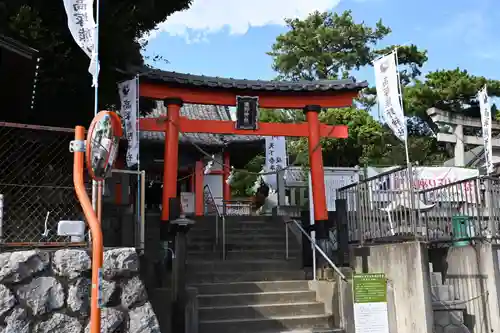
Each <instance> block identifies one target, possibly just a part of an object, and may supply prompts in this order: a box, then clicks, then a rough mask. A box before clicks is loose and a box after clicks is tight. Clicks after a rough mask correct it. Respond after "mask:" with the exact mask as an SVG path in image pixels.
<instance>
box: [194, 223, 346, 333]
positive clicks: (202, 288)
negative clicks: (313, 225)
mask: <svg viewBox="0 0 500 333" xmlns="http://www.w3.org/2000/svg"><path fill="white" fill-rule="evenodd" d="M247 219H248V218H247ZM219 226H220V225H219ZM219 231H221V230H219ZM190 233H191V234H190V235H189V236H188V237H189V240H188V261H187V262H188V264H187V280H188V283H189V284H190V285H191V286H192V287H195V288H196V289H197V290H198V296H197V298H198V305H199V308H198V309H199V312H198V313H199V333H226V332H227V333H229V332H231V333H279V332H282V333H293V332H296V333H333V332H341V331H340V330H336V329H333V328H332V327H333V318H332V317H331V315H329V314H326V312H325V304H323V303H321V302H318V301H317V300H316V293H315V292H314V291H311V290H310V289H309V282H308V281H307V280H306V274H305V272H304V270H303V269H302V267H301V263H300V259H301V257H302V247H301V246H300V245H299V243H298V242H297V240H296V239H294V238H293V237H292V236H290V238H289V258H288V260H286V259H285V255H286V250H285V244H286V240H285V227H284V225H283V224H282V223H277V222H272V221H269V220H265V221H264V220H259V221H247V220H246V221H243V220H240V221H238V220H235V219H234V218H233V219H231V220H230V221H227V223H226V260H221V252H220V251H216V250H215V249H216V246H215V245H214V239H215V238H214V236H215V229H214V225H209V226H207V225H203V226H197V227H196V226H195V228H193V230H191V231H190ZM219 245H220V244H219Z"/></svg>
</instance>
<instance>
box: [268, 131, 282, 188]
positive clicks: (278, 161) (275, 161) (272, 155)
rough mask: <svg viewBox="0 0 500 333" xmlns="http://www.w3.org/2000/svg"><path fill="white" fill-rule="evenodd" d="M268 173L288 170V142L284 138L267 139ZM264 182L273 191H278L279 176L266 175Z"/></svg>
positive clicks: (273, 137) (272, 137) (269, 137)
mask: <svg viewBox="0 0 500 333" xmlns="http://www.w3.org/2000/svg"><path fill="white" fill-rule="evenodd" d="M265 166H266V167H265V170H266V172H275V171H279V170H282V169H286V166H287V159H286V140H285V137H284V136H267V137H266V164H265ZM263 178H264V182H265V183H266V184H267V185H268V186H269V187H270V188H272V189H273V190H277V189H278V184H277V175H276V174H269V175H264V176H263Z"/></svg>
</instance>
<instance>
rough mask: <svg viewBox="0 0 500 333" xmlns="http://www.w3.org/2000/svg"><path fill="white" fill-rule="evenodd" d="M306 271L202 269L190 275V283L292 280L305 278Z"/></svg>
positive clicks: (188, 279)
mask: <svg viewBox="0 0 500 333" xmlns="http://www.w3.org/2000/svg"><path fill="white" fill-rule="evenodd" d="M304 278H305V273H304V271H301V270H283V271H242V272H237V271H235V272H228V271H221V272H213V271H204V272H203V271H200V272H192V273H191V274H189V275H188V278H187V281H188V283H222V282H250V281H291V280H303V279H304Z"/></svg>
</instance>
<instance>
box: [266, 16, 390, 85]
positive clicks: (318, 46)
mask: <svg viewBox="0 0 500 333" xmlns="http://www.w3.org/2000/svg"><path fill="white" fill-rule="evenodd" d="M286 23H287V27H288V29H289V30H288V31H287V32H286V33H284V34H281V35H279V36H278V37H277V38H276V42H275V43H274V45H273V46H272V51H271V52H268V55H270V56H272V57H273V69H274V70H275V71H276V72H277V73H278V74H279V78H280V79H284V80H293V81H296V80H317V79H338V78H346V77H348V76H349V73H350V71H351V70H353V69H359V68H361V67H363V66H365V65H367V64H369V63H370V62H371V60H373V56H374V53H373V49H372V47H373V46H374V45H375V44H376V43H377V42H378V41H380V40H381V39H383V38H384V37H385V36H387V35H388V34H389V33H390V32H391V30H390V29H389V28H388V27H386V26H384V25H383V24H382V21H381V20H380V21H379V22H377V24H376V26H375V27H374V28H372V27H369V26H367V25H366V24H364V23H356V22H354V19H353V17H352V13H351V11H345V12H343V13H342V14H337V13H330V12H325V13H320V12H314V13H312V14H310V15H309V16H308V17H307V18H306V19H304V20H300V19H287V20H286Z"/></svg>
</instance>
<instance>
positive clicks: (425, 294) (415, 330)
mask: <svg viewBox="0 0 500 333" xmlns="http://www.w3.org/2000/svg"><path fill="white" fill-rule="evenodd" d="M357 250H358V251H357ZM353 252H354V255H352V256H351V260H352V264H351V265H352V266H353V267H354V268H355V271H356V273H362V272H363V271H364V270H366V271H367V272H366V273H385V275H386V277H387V279H388V286H387V287H388V288H387V290H388V295H387V303H388V304H387V306H388V309H389V330H390V332H391V333H402V332H404V333H423V332H433V324H434V316H433V311H432V301H431V295H430V281H429V279H430V278H429V260H428V256H427V246H426V244H424V243H420V242H408V243H402V244H388V245H375V246H370V247H364V248H357V249H354V251H353ZM391 309H397V310H395V311H391Z"/></svg>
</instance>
